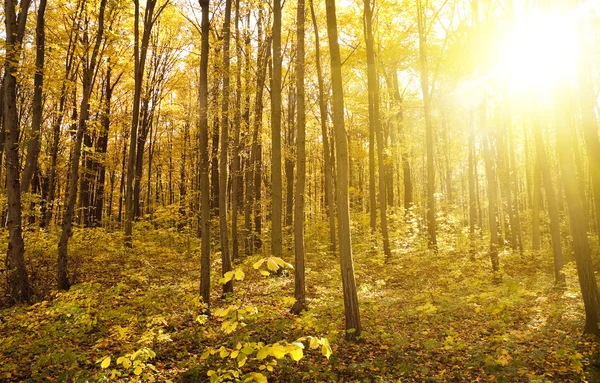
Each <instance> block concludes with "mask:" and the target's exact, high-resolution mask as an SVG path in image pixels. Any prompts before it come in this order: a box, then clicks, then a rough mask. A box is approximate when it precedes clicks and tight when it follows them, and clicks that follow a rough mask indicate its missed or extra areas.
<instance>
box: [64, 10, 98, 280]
mask: <svg viewBox="0 0 600 383" xmlns="http://www.w3.org/2000/svg"><path fill="white" fill-rule="evenodd" d="M106 3H107V0H102V1H101V2H100V10H99V13H98V27H97V30H96V35H95V39H94V45H93V48H92V52H91V55H90V56H89V57H84V58H83V63H82V64H83V75H82V77H83V91H82V97H81V104H80V112H79V120H78V122H77V131H76V134H75V142H74V146H73V154H72V157H71V172H70V178H69V188H68V194H67V203H66V206H65V212H64V214H63V221H62V231H61V234H60V240H59V242H58V278H57V279H58V288H59V289H61V290H68V289H69V287H70V282H69V278H68V245H69V238H70V237H71V234H72V231H73V216H74V214H75V204H76V202H77V186H78V183H79V158H80V157H81V146H82V142H83V135H84V134H85V131H86V129H87V124H88V119H89V114H90V97H91V95H92V91H93V89H94V79H95V78H96V70H97V68H98V61H99V55H100V45H101V43H102V39H103V37H104V13H105V11H106ZM85 27H86V33H88V31H87V29H88V28H89V24H88V23H86V25H85Z"/></svg>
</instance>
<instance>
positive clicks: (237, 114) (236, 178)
mask: <svg viewBox="0 0 600 383" xmlns="http://www.w3.org/2000/svg"><path fill="white" fill-rule="evenodd" d="M235 52H236V53H235V54H236V59H237V65H236V71H235V83H236V91H235V111H234V122H233V128H234V132H233V148H232V153H231V154H232V161H231V179H232V181H231V183H232V184H231V245H232V252H231V259H232V261H233V260H235V259H237V258H239V256H240V255H239V251H240V250H239V238H238V210H239V202H240V186H241V185H242V184H243V183H241V182H240V178H241V177H240V176H241V171H240V167H241V166H240V162H241V160H240V128H241V108H242V105H241V103H242V63H243V56H242V40H241V36H240V0H236V2H235ZM242 189H243V187H242Z"/></svg>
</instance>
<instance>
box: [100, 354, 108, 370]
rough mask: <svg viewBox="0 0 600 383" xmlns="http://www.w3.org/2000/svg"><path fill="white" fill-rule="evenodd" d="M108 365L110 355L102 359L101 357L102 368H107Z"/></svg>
mask: <svg viewBox="0 0 600 383" xmlns="http://www.w3.org/2000/svg"><path fill="white" fill-rule="evenodd" d="M108 366H110V356H107V357H105V358H104V359H102V363H100V367H101V368H102V369H106V368H108Z"/></svg>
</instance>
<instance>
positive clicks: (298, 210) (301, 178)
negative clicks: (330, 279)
mask: <svg viewBox="0 0 600 383" xmlns="http://www.w3.org/2000/svg"><path fill="white" fill-rule="evenodd" d="M305 13H306V12H305V9H304V0H298V11H297V18H296V28H297V29H296V44H297V52H296V92H297V103H298V109H297V113H298V117H297V121H296V123H297V130H298V133H297V135H296V161H297V165H298V166H297V167H296V169H297V170H296V193H295V196H294V200H295V205H294V253H295V265H294V298H296V302H295V303H294V306H293V307H292V312H294V313H296V314H297V313H299V312H300V311H302V310H303V309H304V308H305V307H306V281H305V277H304V257H305V249H304V192H305V185H306V108H305V106H304V97H305V96H304V21H305Z"/></svg>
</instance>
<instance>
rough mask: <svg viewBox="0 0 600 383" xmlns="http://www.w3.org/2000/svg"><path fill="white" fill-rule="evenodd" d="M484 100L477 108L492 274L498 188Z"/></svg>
mask: <svg viewBox="0 0 600 383" xmlns="http://www.w3.org/2000/svg"><path fill="white" fill-rule="evenodd" d="M485 102H486V101H485V100H483V102H482V104H481V106H480V108H479V121H480V122H479V125H480V126H479V128H480V129H481V131H482V133H483V137H482V143H483V158H484V161H485V175H486V178H487V192H488V203H489V212H488V219H489V225H490V261H491V263H492V270H493V272H494V273H496V272H497V271H499V270H500V261H499V259H498V241H499V240H498V188H497V184H496V169H495V166H494V155H493V154H492V149H491V148H490V145H491V142H490V136H491V134H490V133H489V131H488V127H487V116H486V113H487V109H486V104H485Z"/></svg>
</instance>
